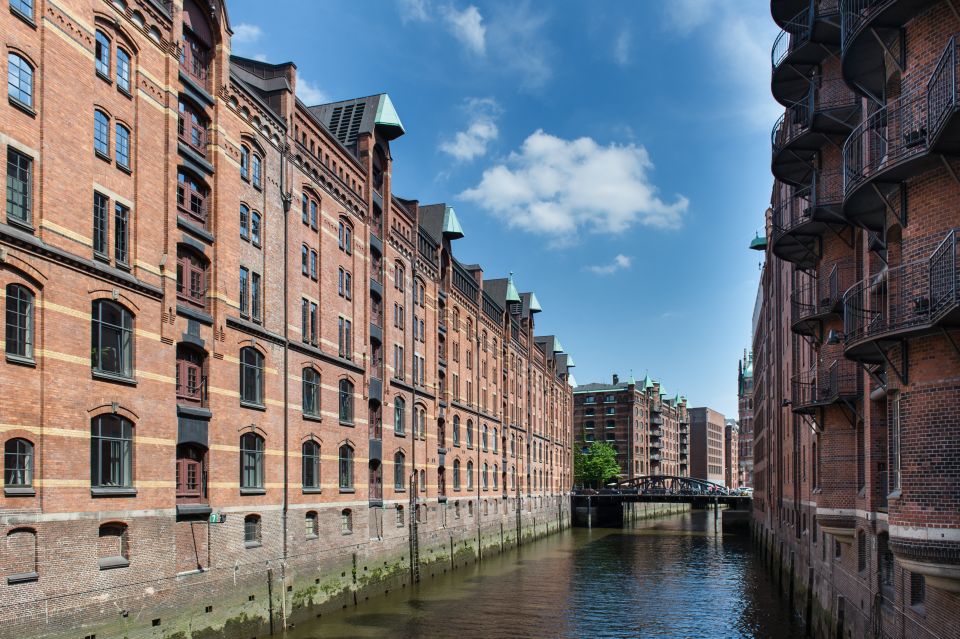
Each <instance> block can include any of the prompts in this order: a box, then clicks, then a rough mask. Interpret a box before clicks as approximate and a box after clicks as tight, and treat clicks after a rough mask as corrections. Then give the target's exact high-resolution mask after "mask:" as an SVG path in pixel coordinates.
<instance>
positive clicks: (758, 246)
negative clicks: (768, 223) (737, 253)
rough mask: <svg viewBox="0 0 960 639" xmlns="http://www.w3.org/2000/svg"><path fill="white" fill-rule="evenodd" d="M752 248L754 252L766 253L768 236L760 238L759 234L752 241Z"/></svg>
mask: <svg viewBox="0 0 960 639" xmlns="http://www.w3.org/2000/svg"><path fill="white" fill-rule="evenodd" d="M750 248H751V249H753V250H754V251H764V250H766V248H767V236H766V235H764V236H763V237H760V234H759V233H757V234H756V237H755V238H753V239H752V240H750Z"/></svg>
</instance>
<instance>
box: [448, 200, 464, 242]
mask: <svg viewBox="0 0 960 639" xmlns="http://www.w3.org/2000/svg"><path fill="white" fill-rule="evenodd" d="M443 234H444V235H446V236H448V237H449V238H450V239H451V240H459V239H460V238H461V237H463V227H462V226H460V220H458V219H457V212H456V211H454V210H453V207H452V206H448V207H446V208H445V209H444V211H443Z"/></svg>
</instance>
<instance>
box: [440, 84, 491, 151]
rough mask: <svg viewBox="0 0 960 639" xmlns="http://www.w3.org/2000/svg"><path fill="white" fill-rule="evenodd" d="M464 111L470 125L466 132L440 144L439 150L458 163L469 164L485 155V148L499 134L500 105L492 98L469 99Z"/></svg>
mask: <svg viewBox="0 0 960 639" xmlns="http://www.w3.org/2000/svg"><path fill="white" fill-rule="evenodd" d="M464 110H465V111H466V114H467V118H468V120H469V121H470V125H469V126H468V127H467V129H466V131H459V132H458V133H457V134H456V135H455V136H454V137H453V140H450V141H446V142H442V143H441V144H440V150H441V151H443V152H444V153H446V154H448V155H451V156H453V158H454V159H456V160H457V161H458V162H469V161H470V160H473V159H474V158H478V157H480V156H481V155H485V154H486V152H487V147H488V146H489V144H490V143H491V142H493V141H494V140H496V139H497V136H498V135H499V134H500V131H499V129H498V128H497V118H498V117H499V115H500V112H501V109H500V105H499V104H497V101H496V100H494V99H493V98H470V99H469V100H467V102H466V104H465V106H464Z"/></svg>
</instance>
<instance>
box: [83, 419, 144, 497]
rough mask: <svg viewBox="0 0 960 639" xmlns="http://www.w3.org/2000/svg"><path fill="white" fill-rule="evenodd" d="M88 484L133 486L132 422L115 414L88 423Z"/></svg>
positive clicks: (94, 485)
mask: <svg viewBox="0 0 960 639" xmlns="http://www.w3.org/2000/svg"><path fill="white" fill-rule="evenodd" d="M90 427H91V428H90V431H91V432H90V484H91V485H92V486H93V487H95V488H130V487H132V486H133V424H132V423H131V422H130V421H129V420H127V419H125V418H123V417H120V416H119V415H116V414H109V415H99V416H97V417H94V418H93V419H92V420H91V423H90Z"/></svg>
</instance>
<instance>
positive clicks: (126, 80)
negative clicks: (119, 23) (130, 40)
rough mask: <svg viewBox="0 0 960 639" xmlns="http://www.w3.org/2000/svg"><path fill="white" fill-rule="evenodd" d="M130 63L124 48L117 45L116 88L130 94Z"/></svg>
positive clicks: (128, 55)
mask: <svg viewBox="0 0 960 639" xmlns="http://www.w3.org/2000/svg"><path fill="white" fill-rule="evenodd" d="M131 71H132V65H131V63H130V54H129V53H127V51H126V50H125V49H122V48H121V47H117V88H118V89H120V90H121V91H123V92H124V93H126V94H128V95H129V94H130V77H131Z"/></svg>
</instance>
